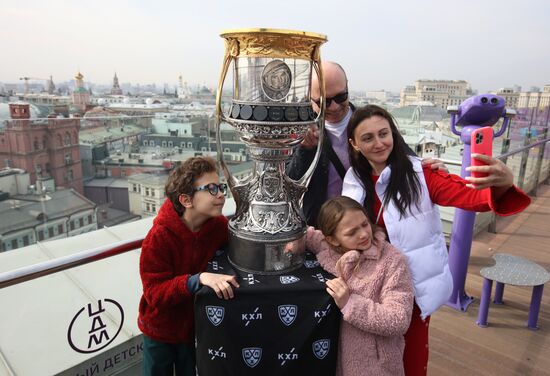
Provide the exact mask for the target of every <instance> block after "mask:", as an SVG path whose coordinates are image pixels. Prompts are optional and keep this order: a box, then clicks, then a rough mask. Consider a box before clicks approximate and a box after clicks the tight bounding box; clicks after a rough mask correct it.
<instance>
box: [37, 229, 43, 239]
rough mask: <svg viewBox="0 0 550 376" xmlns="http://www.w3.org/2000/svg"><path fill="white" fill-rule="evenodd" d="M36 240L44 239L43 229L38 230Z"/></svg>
mask: <svg viewBox="0 0 550 376" xmlns="http://www.w3.org/2000/svg"><path fill="white" fill-rule="evenodd" d="M38 240H39V241H42V240H44V231H43V230H38Z"/></svg>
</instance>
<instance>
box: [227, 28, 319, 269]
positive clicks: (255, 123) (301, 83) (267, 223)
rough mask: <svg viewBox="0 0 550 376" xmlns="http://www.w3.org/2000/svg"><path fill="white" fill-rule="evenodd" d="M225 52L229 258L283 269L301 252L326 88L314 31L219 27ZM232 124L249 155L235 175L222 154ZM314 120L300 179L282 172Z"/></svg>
mask: <svg viewBox="0 0 550 376" xmlns="http://www.w3.org/2000/svg"><path fill="white" fill-rule="evenodd" d="M221 36H222V37H223V38H224V39H225V56H224V61H223V68H222V72H221V76H220V81H219V83H218V91H217V96H216V117H217V130H216V141H217V147H218V160H219V162H220V164H221V166H222V170H223V172H224V175H225V178H226V179H227V182H228V185H229V187H230V189H231V192H232V194H233V196H234V198H235V202H236V211H235V215H234V216H233V217H232V218H231V219H230V220H229V232H230V240H229V255H228V256H229V261H230V262H231V263H232V264H233V265H234V266H235V267H237V268H238V269H240V270H243V271H246V272H251V273H259V274H283V273H286V272H288V271H290V270H293V269H295V268H298V267H300V266H301V265H302V264H303V261H304V257H305V238H304V235H305V232H306V222H305V219H304V215H303V212H302V209H301V206H302V205H301V204H302V198H303V195H304V192H305V191H306V190H307V185H308V183H309V180H310V178H311V175H312V174H313V171H314V169H315V166H316V164H317V161H318V160H319V155H320V151H321V148H322V142H323V137H322V135H323V133H324V132H323V130H324V112H325V104H324V102H325V92H324V80H323V76H322V71H321V69H320V64H321V61H320V54H319V48H320V46H321V44H323V43H324V42H326V40H327V39H326V37H325V36H324V35H320V34H314V33H306V32H300V31H290V30H275V29H241V30H231V31H226V32H223V33H222V34H221ZM231 65H232V66H233V98H232V100H231V106H230V110H229V111H228V113H224V112H223V111H222V89H223V84H224V81H225V78H226V75H227V73H228V70H229V68H230V67H231ZM312 74H317V77H318V79H319V83H320V85H319V86H320V88H321V111H320V113H319V115H317V114H315V113H314V112H313V110H312V107H311V102H310V83H311V78H312ZM222 121H223V122H227V123H229V124H230V125H231V126H232V127H234V129H235V130H236V131H237V132H239V134H240V137H241V140H242V141H243V142H244V143H245V144H246V146H247V148H248V151H249V154H250V157H251V158H252V160H253V161H254V167H253V170H252V173H250V174H249V175H248V176H247V177H245V178H243V179H241V180H238V179H236V178H235V177H234V176H232V174H231V173H230V171H229V168H228V167H227V165H226V163H225V159H224V156H223V146H222V142H221V135H220V124H221V122H222ZM314 124H317V125H318V127H319V130H320V131H319V135H320V137H319V142H318V145H317V152H316V154H315V157H314V160H313V162H312V164H311V166H310V167H309V168H308V170H307V171H306V173H305V174H304V176H303V177H302V178H300V179H299V180H293V179H290V178H289V177H288V176H287V175H285V163H286V162H287V161H288V159H289V158H290V157H291V156H292V153H293V151H294V149H295V148H296V147H297V146H298V145H299V144H300V143H301V142H302V140H303V138H304V137H305V135H306V133H307V130H308V128H309V127H310V126H311V125H314Z"/></svg>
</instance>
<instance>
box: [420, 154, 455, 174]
mask: <svg viewBox="0 0 550 376" xmlns="http://www.w3.org/2000/svg"><path fill="white" fill-rule="evenodd" d="M422 166H430V168H431V169H432V170H434V171H435V170H439V171H443V172H446V173H449V169H448V168H447V166H445V163H443V162H441V161H440V160H439V159H435V158H429V157H428V158H424V159H423V160H422Z"/></svg>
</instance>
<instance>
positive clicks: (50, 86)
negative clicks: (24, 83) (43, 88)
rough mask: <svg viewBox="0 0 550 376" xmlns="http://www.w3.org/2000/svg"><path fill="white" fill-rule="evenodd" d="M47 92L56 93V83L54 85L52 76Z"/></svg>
mask: <svg viewBox="0 0 550 376" xmlns="http://www.w3.org/2000/svg"><path fill="white" fill-rule="evenodd" d="M47 90H48V94H53V93H54V91H55V85H54V83H53V78H52V76H50V79H49V81H48V87H47Z"/></svg>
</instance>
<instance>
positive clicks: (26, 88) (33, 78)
mask: <svg viewBox="0 0 550 376" xmlns="http://www.w3.org/2000/svg"><path fill="white" fill-rule="evenodd" d="M19 79H20V80H25V94H29V80H42V81H49V80H50V79H51V77H50V78H41V77H19Z"/></svg>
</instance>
